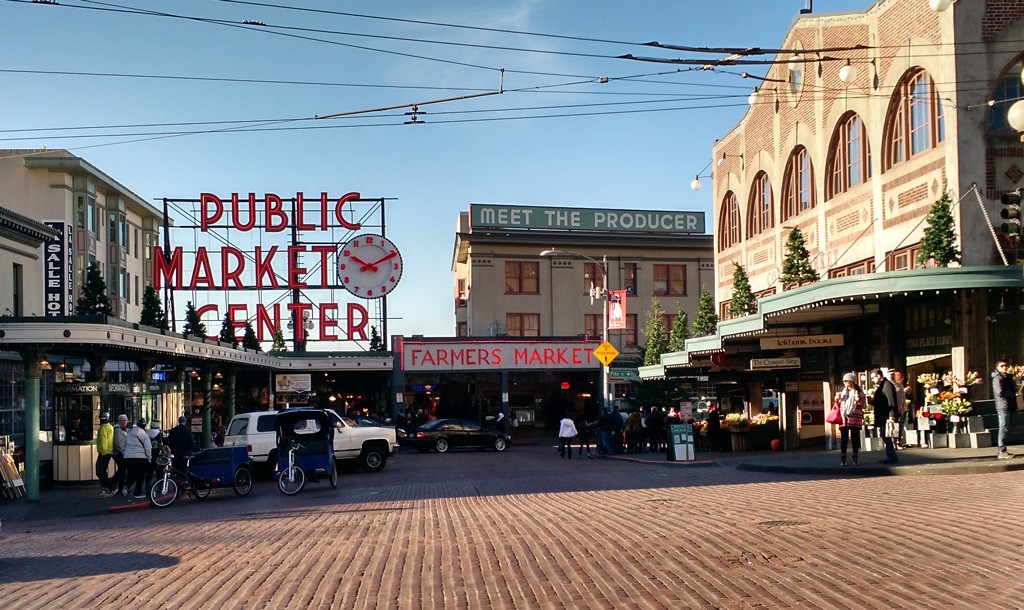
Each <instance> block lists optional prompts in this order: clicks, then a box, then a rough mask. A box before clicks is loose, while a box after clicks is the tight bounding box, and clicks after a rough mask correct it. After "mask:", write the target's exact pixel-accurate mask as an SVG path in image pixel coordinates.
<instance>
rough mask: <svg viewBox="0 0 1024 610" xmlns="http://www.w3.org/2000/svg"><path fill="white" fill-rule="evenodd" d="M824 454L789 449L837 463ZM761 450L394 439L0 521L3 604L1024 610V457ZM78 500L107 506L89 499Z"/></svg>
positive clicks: (0, 511) (68, 494) (0, 509)
mask: <svg viewBox="0 0 1024 610" xmlns="http://www.w3.org/2000/svg"><path fill="white" fill-rule="evenodd" d="M819 453H820V455H812V456H806V457H805V461H806V460H815V459H820V460H822V464H823V468H824V465H825V461H834V457H835V456H834V455H829V454H827V453H821V452H819ZM936 455H938V454H936ZM909 457H910V454H909V453H908V454H905V457H904V461H909ZM795 458H796V456H780V457H778V458H776V459H795ZM758 459H761V460H762V461H763V460H767V459H769V458H762V457H759V456H740V457H737V456H736V455H730V456H728V457H722V458H721V459H720V460H719V462H720V463H722V464H724V465H725V466H705V467H694V466H692V465H687V466H679V465H665V464H664V463H663V462H660V461H659V462H658V463H645V462H643V461H628V460H610V459H604V460H602V459H597V460H587V459H583V460H572V461H569V460H560V459H559V458H558V457H557V454H556V452H555V451H554V449H553V448H551V447H550V446H547V445H544V444H538V445H534V446H516V447H513V448H512V449H511V450H510V451H508V452H505V453H503V454H497V453H493V452H485V453H477V452H467V453H450V454H445V455H437V454H424V455H419V454H415V453H412V454H409V453H402V454H400V455H399V456H398V458H397V459H395V460H394V461H392V462H391V463H390V464H389V466H388V468H387V469H385V471H384V472H381V473H377V474H362V473H358V474H351V475H346V476H344V477H342V479H341V484H340V485H339V488H338V489H337V490H331V489H330V488H329V487H328V486H326V485H321V486H318V487H316V486H314V487H311V488H309V489H306V490H303V491H302V492H301V493H300V494H299V495H298V496H295V497H290V498H287V497H284V496H282V495H281V494H280V493H278V492H277V490H276V487H275V486H274V485H273V483H272V482H269V481H265V482H261V483H259V484H258V485H257V487H256V488H255V489H254V490H253V493H252V495H251V496H250V497H248V498H236V497H235V496H234V495H233V494H232V493H231V492H230V490H223V491H220V492H215V494H214V495H213V496H212V497H210V498H209V499H207V500H205V501H201V502H199V501H192V500H179V502H178V503H177V504H175V505H174V506H172V507H171V508H168V509H165V510H156V509H147V510H141V511H132V512H129V513H121V514H116V515H111V514H86V513H87V512H88V511H85V510H79V511H78V513H77V514H82V515H84V516H74V517H72V516H67V517H65V518H60V519H41V518H38V515H36V516H34V517H32V518H29V519H25V520H21V519H13V520H12V519H10V518H4V525H3V532H2V537H0V600H3V606H4V607H5V608H6V607H10V608H19V609H20V608H53V607H64V608H95V607H100V606H103V607H118V608H169V607H179V608H209V607H223V608H237V609H243V608H244V609H246V610H250V609H260V608H346V609H348V608H403V609H405V608H410V609H420V608H466V609H477V608H616V609H618V608H723V609H724V608H966V607H971V608H976V609H977V608H1000V609H1002V608H1021V607H1024V584H1022V580H1021V579H1020V578H1019V568H1018V566H1017V563H1018V561H1019V558H1020V555H1021V552H1022V550H1024V548H1022V543H1021V537H1020V535H1019V528H1014V527H1009V524H1010V523H1011V521H1012V519H1013V518H1014V517H1013V511H1015V510H1016V507H1019V506H1020V505H1021V504H1022V500H1024V473H1022V472H1020V471H1001V472H992V473H983V474H971V475H968V476H950V475H937V476H928V477H858V476H848V475H846V474H845V473H843V474H834V473H831V472H828V471H825V472H818V473H816V474H792V473H784V472H769V473H763V472H749V471H742V470H738V469H736V468H734V467H728V466H735V465H737V464H738V463H739V462H737V461H736V460H744V461H746V462H750V463H753V462H755V461H756V460H758ZM729 460H733V461H732V462H729ZM90 492H91V490H88V491H77V492H53V493H55V494H61V493H63V495H64V496H65V497H67V498H69V499H70V498H71V497H73V496H74V495H75V494H76V493H77V494H78V495H79V496H82V495H85V494H87V493H90ZM79 501H80V502H82V503H88V502H90V501H89V500H86V499H84V498H83V499H80V500H79ZM91 502H92V503H93V504H96V505H97V506H98V507H100V509H101V510H102V507H103V506H104V504H103V502H105V501H102V500H92V501H91ZM86 505H88V504H86ZM7 509H8V507H6V506H3V505H0V517H2V516H3V515H4V514H5V513H6V514H9V511H8V510H7ZM92 512H97V511H92ZM898 524H902V527H900V526H899V525H898Z"/></svg>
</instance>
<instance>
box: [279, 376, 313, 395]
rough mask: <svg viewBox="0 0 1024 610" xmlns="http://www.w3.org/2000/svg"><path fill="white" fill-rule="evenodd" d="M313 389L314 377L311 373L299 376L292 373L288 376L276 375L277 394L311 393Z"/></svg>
mask: <svg viewBox="0 0 1024 610" xmlns="http://www.w3.org/2000/svg"><path fill="white" fill-rule="evenodd" d="M312 389H313V382H312V376H311V375H310V374H309V373H301V374H298V375H295V374H291V373H289V374H287V375H280V374H279V375H274V393H275V394H286V393H287V394H296V393H300V392H309V391H311V390H312Z"/></svg>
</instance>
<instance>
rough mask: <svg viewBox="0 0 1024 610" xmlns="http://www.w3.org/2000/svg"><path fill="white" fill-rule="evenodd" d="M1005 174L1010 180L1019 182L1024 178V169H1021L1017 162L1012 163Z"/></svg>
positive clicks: (1015, 182)
mask: <svg viewBox="0 0 1024 610" xmlns="http://www.w3.org/2000/svg"><path fill="white" fill-rule="evenodd" d="M1003 175H1004V176H1006V177H1007V178H1009V179H1010V182H1012V183H1014V184H1017V183H1018V182H1020V179H1021V178H1024V171H1021V169H1020V168H1019V167H1017V164H1016V163H1014V164H1012V165H1010V167H1009V168H1007V170H1006V172H1005V173H1003Z"/></svg>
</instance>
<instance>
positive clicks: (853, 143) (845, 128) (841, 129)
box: [825, 113, 871, 200]
mask: <svg viewBox="0 0 1024 610" xmlns="http://www.w3.org/2000/svg"><path fill="white" fill-rule="evenodd" d="M828 150H829V153H828V167H827V168H826V170H825V175H826V176H828V182H827V183H826V184H825V199H826V200H828V199H831V198H832V197H835V196H836V195H838V194H840V193H845V192H846V191H848V190H850V189H851V188H853V187H855V186H857V185H858V184H862V183H864V182H867V181H868V178H870V177H871V147H870V146H869V145H868V134H867V130H866V129H865V128H864V121H862V120H861V118H860V116H859V115H857V114H856V113H850V114H848V115H846V116H844V117H843V119H842V120H841V121H840V122H839V125H838V126H836V131H835V134H833V136H832V145H831V146H829V149H828Z"/></svg>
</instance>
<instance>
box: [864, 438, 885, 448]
mask: <svg viewBox="0 0 1024 610" xmlns="http://www.w3.org/2000/svg"><path fill="white" fill-rule="evenodd" d="M862 449H863V450H864V451H885V443H883V442H882V439H881V438H879V437H877V436H874V437H871V438H866V439H864V441H863V447H862Z"/></svg>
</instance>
